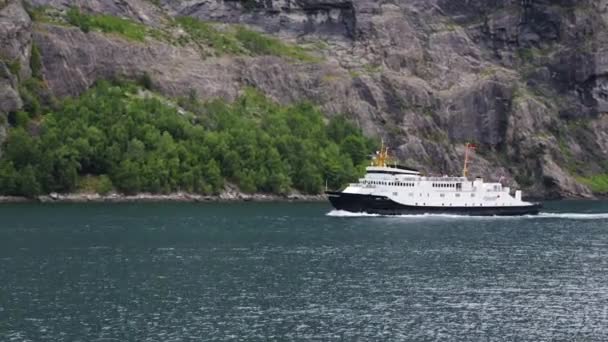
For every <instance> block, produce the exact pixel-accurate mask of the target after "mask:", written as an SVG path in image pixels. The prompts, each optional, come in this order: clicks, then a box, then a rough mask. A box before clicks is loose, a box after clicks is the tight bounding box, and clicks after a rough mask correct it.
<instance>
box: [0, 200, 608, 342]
mask: <svg viewBox="0 0 608 342" xmlns="http://www.w3.org/2000/svg"><path fill="white" fill-rule="evenodd" d="M545 211H546V212H552V214H542V215H541V216H539V217H523V218H458V217H449V216H419V217H350V216H351V215H346V214H345V213H340V212H331V209H330V208H329V206H328V205H326V204H303V203H299V204H277V203H265V204H258V203H243V204H112V205H110V204H87V205H82V204H79V205H68V204H61V205H33V204H28V205H23V204H22V205H4V206H0V217H1V221H0V282H1V283H0V340H1V341H199V340H202V341H268V340H302V341H309V340H323V341H325V340H344V341H355V340H370V341H391V340H392V341H405V340H412V341H548V340H564V341H573V340H581V341H582V340H584V341H602V340H604V341H605V340H607V339H608V214H604V213H608V203H607V202H555V203H549V204H548V208H547V209H546V210H545ZM329 212H331V214H330V215H327V213H329Z"/></svg>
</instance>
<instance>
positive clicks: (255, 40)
mask: <svg viewBox="0 0 608 342" xmlns="http://www.w3.org/2000/svg"><path fill="white" fill-rule="evenodd" d="M235 37H236V39H237V40H238V41H239V42H241V44H243V46H244V47H245V48H246V49H247V50H249V51H250V52H251V53H252V54H254V55H274V56H281V57H287V58H292V59H296V60H300V61H303V62H315V61H317V60H318V59H317V58H314V57H312V56H311V55H309V54H308V52H307V51H306V50H305V49H304V48H301V47H299V46H295V45H291V44H286V43H283V42H282V41H281V40H279V39H277V38H274V37H269V36H266V35H264V34H262V33H259V32H256V31H252V30H249V29H246V28H244V27H242V26H238V27H237V28H236V33H235Z"/></svg>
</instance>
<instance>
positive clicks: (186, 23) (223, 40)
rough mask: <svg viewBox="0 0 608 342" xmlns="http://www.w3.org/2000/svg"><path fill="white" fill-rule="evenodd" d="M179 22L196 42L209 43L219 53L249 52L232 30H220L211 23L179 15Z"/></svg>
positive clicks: (239, 53)
mask: <svg viewBox="0 0 608 342" xmlns="http://www.w3.org/2000/svg"><path fill="white" fill-rule="evenodd" d="M177 22H178V23H179V24H180V25H181V27H182V28H183V29H184V30H185V31H186V32H188V34H189V35H190V37H191V38H192V39H193V40H194V41H195V42H200V43H203V44H205V45H209V46H210V47H212V48H213V49H214V50H215V51H216V52H217V53H218V54H234V55H244V54H247V50H245V48H244V47H243V46H241V45H240V44H239V42H238V40H237V39H236V38H235V37H234V34H230V32H223V31H220V30H218V29H217V28H215V26H213V25H212V24H210V23H207V22H204V21H200V20H197V19H194V18H191V17H179V18H177Z"/></svg>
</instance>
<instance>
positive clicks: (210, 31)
mask: <svg viewBox="0 0 608 342" xmlns="http://www.w3.org/2000/svg"><path fill="white" fill-rule="evenodd" d="M177 22H178V23H179V24H180V25H181V27H182V28H183V29H184V30H185V31H186V32H188V34H189V35H190V37H191V38H192V39H193V40H194V41H195V42H202V43H204V44H206V45H209V46H210V47H212V48H213V49H214V50H215V51H216V52H217V53H218V54H235V55H250V56H263V55H272V56H280V57H286V58H291V59H295V60H299V61H303V62H315V61H317V58H315V57H313V56H311V55H310V54H309V53H308V51H307V50H306V49H304V48H302V47H300V46H296V45H291V44H288V43H284V42H282V41H281V40H280V39H277V38H274V37H270V36H268V35H265V34H263V33H260V32H256V31H253V30H250V29H247V28H245V27H243V26H240V25H233V26H226V27H225V28H224V29H218V28H217V27H216V26H215V25H213V24H211V23H207V22H204V21H200V20H198V19H195V18H192V17H179V18H177Z"/></svg>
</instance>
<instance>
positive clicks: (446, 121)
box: [0, 0, 608, 197]
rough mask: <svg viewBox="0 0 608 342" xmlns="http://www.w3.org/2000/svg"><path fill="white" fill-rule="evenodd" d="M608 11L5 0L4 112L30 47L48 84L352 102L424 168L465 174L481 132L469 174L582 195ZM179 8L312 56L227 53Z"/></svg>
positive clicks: (539, 0)
mask: <svg viewBox="0 0 608 342" xmlns="http://www.w3.org/2000/svg"><path fill="white" fill-rule="evenodd" d="M68 4H69V6H74V7H76V8H79V9H80V11H82V12H83V13H89V14H97V15H101V14H103V15H111V16H115V17H121V18H125V19H128V20H129V21H131V22H133V23H136V24H137V25H138V27H142V28H144V30H145V32H147V35H146V37H145V39H143V40H133V39H127V38H125V37H124V36H122V35H119V34H114V33H111V32H104V31H103V30H101V31H100V30H83V29H82V28H78V27H75V26H74V25H70V23H69V22H65V20H63V19H61V18H63V17H64V16H65V13H66V11H67V10H68ZM26 9H27V11H26ZM607 10H608V1H605V0H595V1H594V0H579V1H575V0H560V1H556V0H553V1H549V0H485V1H484V0H469V1H462V0H240V1H239V0H231V1H228V0H224V1H222V0H189V1H183V0H156V1H151V0H150V1H144V0H113V1H106V0H103V1H102V0H76V1H70V2H67V1H63V0H30V1H29V2H27V3H25V2H21V1H17V0H4V1H1V0H0V42H1V44H0V112H3V113H5V114H4V115H6V114H8V113H11V112H14V111H16V110H19V109H20V108H21V106H23V102H24V101H22V97H23V95H21V96H20V92H19V88H20V84H21V83H22V82H24V81H25V80H27V79H28V78H29V77H31V76H32V68H31V60H32V51H33V49H36V50H37V52H39V54H40V64H41V65H40V71H39V73H40V75H39V77H40V78H41V79H42V80H43V84H44V85H45V89H46V90H45V91H46V92H48V96H54V97H64V96H70V95H78V94H79V93H81V92H82V91H84V90H85V89H87V88H88V87H89V86H91V85H92V84H93V83H94V82H95V81H96V80H98V79H106V78H113V77H132V78H137V77H141V75H149V77H150V79H151V81H152V84H153V86H154V88H155V89H156V90H158V91H160V92H162V93H164V94H165V95H167V96H172V97H175V96H182V95H188V94H190V95H196V96H198V97H201V98H203V99H210V98H214V97H225V98H228V99H234V98H235V97H236V96H237V95H238V94H239V91H241V90H242V89H243V87H245V86H254V87H256V88H258V89H260V90H261V91H263V92H264V93H266V94H267V95H269V96H271V97H272V98H274V99H275V100H277V101H280V102H283V103H290V102H296V101H302V100H309V101H312V102H314V103H316V104H317V105H319V106H320V107H322V108H323V109H324V111H325V112H326V113H327V114H328V115H335V114H339V113H344V114H346V115H348V116H350V117H351V118H352V119H353V120H356V121H357V122H358V123H359V125H360V126H361V127H362V128H363V129H364V131H365V132H366V133H367V134H369V135H374V136H378V137H382V138H384V139H385V140H386V141H388V143H389V144H390V145H391V146H392V147H394V148H395V151H396V153H397V154H398V156H399V157H400V158H401V159H402V160H404V161H406V162H407V163H408V164H411V165H414V166H418V167H420V168H421V169H424V170H426V171H427V172H428V173H432V174H447V173H459V170H460V169H461V167H462V166H461V163H462V161H461V159H462V155H463V146H464V143H465V142H475V143H477V144H478V146H479V147H478V152H477V155H476V157H475V162H474V165H473V168H472V171H473V173H474V174H477V175H482V176H484V177H487V178H494V179H497V178H499V177H501V176H504V177H506V178H507V179H510V181H511V182H512V183H513V185H516V186H519V187H521V188H524V189H526V190H527V191H529V193H530V194H533V195H534V196H537V197H580V196H584V197H588V196H592V195H593V192H595V193H596V194H598V193H599V192H602V191H605V190H606V189H603V188H602V187H601V186H597V182H594V181H593V180H596V179H600V178H601V177H604V176H605V175H606V173H607V172H608V162H607V160H608V159H607V158H608V115H606V111H607V110H608V57H606V55H605V54H604V50H605V49H607V48H608V28H607V24H608V12H607ZM184 16H188V17H194V18H197V19H200V20H201V21H204V22H207V23H211V25H214V26H213V27H214V30H217V31H213V32H216V33H217V32H219V33H221V32H223V31H224V30H230V28H231V27H233V25H237V24H238V25H245V26H246V27H249V28H250V29H253V30H257V31H260V32H265V33H266V34H268V35H271V36H274V37H278V38H280V39H281V40H282V41H284V42H286V43H288V44H290V45H291V44H293V45H298V46H299V47H302V48H303V49H306V51H307V53H309V54H310V55H312V56H314V58H311V59H309V60H297V59H293V58H290V57H288V56H287V57H286V56H282V55H281V54H273V53H266V54H264V53H261V54H260V53H257V54H254V53H235V52H234V51H224V49H223V48H222V45H217V44H214V43H213V41H212V42H211V43H210V41H209V40H207V39H202V40H201V39H197V38H196V37H195V36H194V35H192V34H189V32H188V30H186V29H185V28H184V27H182V26H180V25H179V23H178V22H177V21H176V20H175V18H178V17H184ZM214 23H215V24H214ZM218 24H219V25H218ZM239 27H240V26H239ZM207 34H208V33H207ZM199 38H200V37H199Z"/></svg>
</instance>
